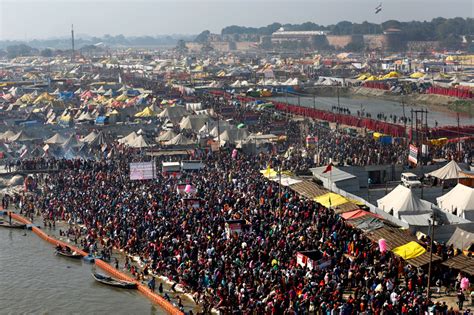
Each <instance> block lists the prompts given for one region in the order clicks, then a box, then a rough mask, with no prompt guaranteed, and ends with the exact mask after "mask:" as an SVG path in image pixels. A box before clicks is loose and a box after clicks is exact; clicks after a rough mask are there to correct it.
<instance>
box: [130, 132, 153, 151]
mask: <svg viewBox="0 0 474 315" xmlns="http://www.w3.org/2000/svg"><path fill="white" fill-rule="evenodd" d="M126 145H128V146H129V147H131V148H139V149H142V148H147V147H149V145H148V143H146V141H145V138H144V137H143V136H142V135H140V136H138V137H136V138H135V139H133V140H131V141H129V142H128V143H126Z"/></svg>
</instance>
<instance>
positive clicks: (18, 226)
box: [0, 222, 26, 229]
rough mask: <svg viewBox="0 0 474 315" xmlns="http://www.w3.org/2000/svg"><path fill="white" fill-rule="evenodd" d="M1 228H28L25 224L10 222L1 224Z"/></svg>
mask: <svg viewBox="0 0 474 315" xmlns="http://www.w3.org/2000/svg"><path fill="white" fill-rule="evenodd" d="M0 226H1V227H4V228H8V229H24V228H26V224H23V223H18V222H12V224H10V223H8V222H0Z"/></svg>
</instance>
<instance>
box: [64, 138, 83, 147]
mask: <svg viewBox="0 0 474 315" xmlns="http://www.w3.org/2000/svg"><path fill="white" fill-rule="evenodd" d="M61 146H62V147H63V148H64V149H68V148H76V147H79V146H81V144H80V143H79V142H78V141H77V138H76V136H75V135H71V136H70V137H69V138H68V139H67V140H66V141H64V143H63V144H62V145H61Z"/></svg>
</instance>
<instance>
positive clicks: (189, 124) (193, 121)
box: [179, 115, 209, 131]
mask: <svg viewBox="0 0 474 315" xmlns="http://www.w3.org/2000/svg"><path fill="white" fill-rule="evenodd" d="M207 123H209V117H208V116H206V115H192V116H187V117H183V119H181V121H180V123H179V128H180V129H188V130H194V131H198V130H200V129H201V128H202V127H203V126H205V125H206V124H207Z"/></svg>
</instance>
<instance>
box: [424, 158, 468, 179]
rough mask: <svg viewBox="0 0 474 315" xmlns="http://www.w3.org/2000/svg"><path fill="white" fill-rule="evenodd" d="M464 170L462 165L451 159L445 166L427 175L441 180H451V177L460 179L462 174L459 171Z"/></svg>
mask: <svg viewBox="0 0 474 315" xmlns="http://www.w3.org/2000/svg"><path fill="white" fill-rule="evenodd" d="M462 171H463V170H462V169H461V167H460V166H459V165H458V163H456V162H455V161H454V160H452V161H450V162H449V163H448V164H446V165H445V166H443V167H441V168H439V169H437V170H435V171H433V172H430V173H428V174H426V175H427V176H433V177H436V178H438V179H441V180H449V179H458V178H462V175H460V174H459V172H462Z"/></svg>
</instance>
